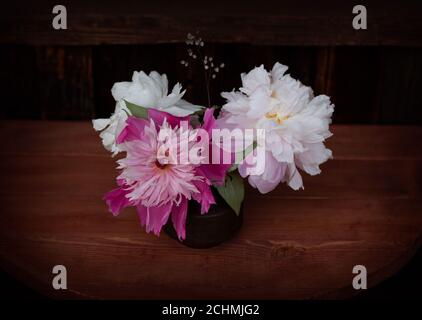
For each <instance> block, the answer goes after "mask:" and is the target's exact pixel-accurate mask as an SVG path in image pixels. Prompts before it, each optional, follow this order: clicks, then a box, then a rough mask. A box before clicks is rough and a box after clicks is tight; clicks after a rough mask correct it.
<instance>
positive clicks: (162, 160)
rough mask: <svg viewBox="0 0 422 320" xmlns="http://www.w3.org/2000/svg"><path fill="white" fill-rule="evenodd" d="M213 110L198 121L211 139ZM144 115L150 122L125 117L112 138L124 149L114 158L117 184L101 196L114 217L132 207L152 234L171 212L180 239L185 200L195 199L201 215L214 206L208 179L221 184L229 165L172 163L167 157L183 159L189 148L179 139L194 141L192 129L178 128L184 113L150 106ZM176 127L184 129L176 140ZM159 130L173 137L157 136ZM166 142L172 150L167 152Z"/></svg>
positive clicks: (207, 111) (177, 133) (159, 229)
mask: <svg viewBox="0 0 422 320" xmlns="http://www.w3.org/2000/svg"><path fill="white" fill-rule="evenodd" d="M213 111H214V110H213V109H207V110H206V112H205V115H204V123H203V125H202V129H204V130H206V131H207V132H209V136H210V137H211V132H210V131H211V130H212V129H214V128H216V122H215V118H214V116H213ZM148 117H149V121H147V120H145V119H139V118H135V117H129V118H128V119H127V121H126V127H125V128H124V129H123V130H122V132H121V133H120V135H119V136H118V137H117V140H116V142H117V143H118V144H119V145H120V147H121V149H122V150H124V151H126V157H125V158H123V159H121V160H118V161H117V162H118V164H119V167H118V168H119V169H121V173H120V175H119V176H118V177H117V182H118V185H119V187H118V188H117V189H114V190H112V191H110V192H109V193H107V194H106V195H105V197H104V199H105V201H106V203H107V205H108V207H109V210H110V211H111V212H112V213H113V215H118V214H119V212H120V210H122V209H123V208H125V207H128V206H135V207H136V209H137V212H138V215H139V218H140V220H141V224H142V225H145V226H146V231H147V232H150V231H153V232H154V233H155V234H156V235H159V233H160V231H161V228H162V227H163V225H164V224H166V223H167V221H168V219H169V217H170V216H171V220H172V222H173V226H174V228H175V230H176V232H177V235H178V237H179V238H180V239H184V238H185V235H186V230H185V224H186V215H187V210H188V201H189V200H191V199H193V200H195V201H197V202H198V203H200V204H201V213H202V214H204V213H206V212H208V210H209V208H210V206H211V205H212V204H215V199H214V196H213V194H212V192H211V188H210V187H211V185H212V184H213V183H214V184H222V183H224V179H225V175H226V172H227V170H228V168H229V167H230V164H206V163H201V162H200V163H197V164H193V163H189V162H188V161H187V162H181V161H172V160H174V159H172V158H171V157H176V156H177V157H178V159H182V158H184V159H187V158H188V157H187V156H188V155H187V154H186V153H188V152H189V149H187V150H184V148H182V146H181V144H182V142H187V143H188V145H189V146H191V145H192V143H193V142H195V141H196V136H195V130H193V128H192V127H190V126H188V127H187V128H182V126H181V125H182V121H185V123H187V121H188V120H189V117H183V118H179V117H174V116H172V115H170V114H168V113H165V112H161V111H158V110H155V109H149V110H148ZM181 130H186V132H187V134H186V135H184V137H185V138H184V139H185V140H183V139H177V137H180V136H183V135H180V131H181ZM162 132H165V133H167V134H168V136H169V137H172V138H171V139H170V140H166V141H162V140H160V139H159V135H160V133H162ZM173 137H174V139H173ZM179 140H180V141H179ZM166 143H167V144H168V145H169V146H171V148H172V150H174V151H175V152H172V153H171V154H169V153H168V150H167V149H166V148H167V145H165V144H166ZM161 150H166V151H165V152H161ZM209 150H212V148H211V147H210V148H209ZM210 152H211V151H210Z"/></svg>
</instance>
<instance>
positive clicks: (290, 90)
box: [218, 63, 334, 193]
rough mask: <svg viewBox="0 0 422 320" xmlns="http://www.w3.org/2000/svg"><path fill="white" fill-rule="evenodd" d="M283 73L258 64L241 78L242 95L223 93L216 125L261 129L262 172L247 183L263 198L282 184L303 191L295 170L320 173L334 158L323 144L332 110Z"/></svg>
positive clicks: (280, 68) (324, 98) (281, 67)
mask: <svg viewBox="0 0 422 320" xmlns="http://www.w3.org/2000/svg"><path fill="white" fill-rule="evenodd" d="M286 71H287V67H286V66H284V65H282V64H280V63H276V64H275V65H274V67H273V69H272V70H271V72H267V71H266V70H265V69H264V67H263V66H262V65H261V66H260V67H257V68H255V69H253V70H252V71H250V72H249V73H247V74H242V75H241V78H242V87H241V88H240V91H237V92H223V93H222V96H223V97H224V98H226V99H227V103H226V104H225V105H224V106H223V108H222V112H221V117H220V119H219V120H218V121H219V125H220V127H227V128H235V127H240V128H241V129H248V128H255V129H264V130H265V150H266V162H265V170H264V172H263V173H262V174H261V175H254V176H252V175H251V176H249V178H248V181H249V183H250V184H251V185H252V186H253V187H255V188H258V190H259V191H260V192H261V193H267V192H269V191H271V190H273V189H274V188H275V187H276V186H277V185H278V184H279V183H280V182H287V184H288V185H289V186H290V187H291V188H293V189H294V190H297V189H299V188H303V183H302V177H301V175H300V173H299V171H298V168H299V169H301V170H303V171H305V172H306V173H308V174H310V175H316V174H319V173H320V172H321V170H320V168H319V165H320V164H321V163H323V162H325V161H327V160H328V159H329V158H330V157H331V155H332V154H331V151H330V150H329V149H327V148H325V146H324V141H325V139H326V138H328V137H330V136H331V133H330V131H329V124H330V123H331V115H332V113H333V111H334V105H332V104H331V102H330V98H329V97H327V96H325V95H320V96H317V97H314V95H313V91H312V89H311V88H310V87H307V86H304V85H303V84H302V83H300V82H299V81H297V80H295V79H293V78H292V77H291V76H290V75H285V72H286ZM245 166H246V164H241V165H239V173H240V174H241V175H242V176H243V177H245V176H246V175H247V174H246V170H245Z"/></svg>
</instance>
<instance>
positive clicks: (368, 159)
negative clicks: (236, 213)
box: [0, 121, 422, 299]
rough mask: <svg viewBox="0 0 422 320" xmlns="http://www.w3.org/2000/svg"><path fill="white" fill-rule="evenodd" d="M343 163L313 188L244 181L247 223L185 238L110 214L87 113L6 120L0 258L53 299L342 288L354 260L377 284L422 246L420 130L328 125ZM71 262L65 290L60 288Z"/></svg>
mask: <svg viewBox="0 0 422 320" xmlns="http://www.w3.org/2000/svg"><path fill="white" fill-rule="evenodd" d="M333 132H334V136H333V137H332V138H330V139H329V142H328V145H329V147H330V148H331V149H332V150H333V152H334V160H331V161H329V162H328V163H326V164H324V165H323V166H322V169H323V172H322V174H321V175H319V176H315V177H309V176H304V183H305V190H304V191H299V192H293V191H292V190H290V189H289V188H287V187H286V186H284V185H283V186H280V187H278V188H277V189H276V190H275V191H273V192H272V193H270V194H268V195H265V196H262V195H259V194H258V193H257V192H256V191H254V190H252V189H250V188H249V189H248V190H247V195H246V201H245V219H244V225H243V227H242V229H241V231H240V233H239V234H238V235H237V236H236V237H235V238H234V239H233V240H231V241H229V242H227V243H224V244H222V245H220V246H218V247H215V248H212V249H207V250H197V249H190V248H186V247H184V246H182V245H180V244H178V243H177V242H175V241H174V240H172V239H170V238H169V237H168V236H167V235H165V234H162V235H161V236H160V237H159V238H157V237H155V236H153V235H151V234H146V233H145V232H144V231H143V230H142V228H141V227H140V224H139V222H138V217H137V216H136V214H135V212H134V210H131V209H128V210H126V211H125V212H124V213H123V214H122V215H120V216H119V217H112V216H111V214H109V213H108V211H107V208H106V205H105V203H104V202H103V200H102V199H101V198H102V195H103V194H104V193H105V192H107V191H108V190H110V189H112V188H113V187H114V178H115V175H116V171H115V166H116V164H115V162H114V160H113V159H112V158H111V157H110V155H109V154H108V153H107V152H106V151H105V150H104V149H103V148H102V145H101V143H100V140H99V138H98V136H97V134H96V133H95V132H94V130H93V129H92V128H91V125H90V123H88V122H29V121H28V122H26V121H6V122H2V123H0V133H1V137H3V140H2V144H1V149H0V150H1V151H0V152H1V160H0V163H1V168H2V174H1V175H2V176H1V180H0V197H1V204H2V212H1V214H0V228H1V233H0V266H1V267H2V268H3V269H6V271H7V272H9V273H10V274H12V275H13V276H14V277H16V278H18V279H19V280H21V281H24V282H25V283H26V284H27V285H29V286H31V287H33V288H35V289H36V290H39V291H41V292H42V293H44V294H46V295H48V296H54V297H67V298H68V297H79V298H141V299H145V298H146V299H153V298H171V299H173V298H177V299H184V298H258V299H261V298H275V299H284V298H292V299H298V298H340V297H347V296H351V295H353V294H355V293H356V291H355V290H353V289H352V286H351V282H352V278H353V276H354V275H353V274H352V268H353V266H355V265H358V264H361V265H364V266H366V267H367V270H368V285H369V287H371V286H374V285H375V284H377V283H379V282H380V281H382V280H384V279H386V278H388V277H389V276H391V275H392V274H393V273H395V272H396V271H397V270H398V269H399V268H400V267H402V266H403V265H404V264H405V263H406V262H407V261H408V260H409V259H410V258H411V257H412V255H413V254H414V253H415V251H416V250H417V249H418V248H419V246H420V244H421V233H422V214H421V212H422V197H421V194H422V149H421V141H422V128H419V127H399V126H383V127H381V126H340V125H337V126H333ZM58 264H61V265H64V266H66V268H67V276H68V290H67V291H55V290H53V288H52V286H51V281H52V278H53V275H52V268H53V266H54V265H58Z"/></svg>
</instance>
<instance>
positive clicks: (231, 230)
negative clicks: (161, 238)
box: [163, 190, 243, 249]
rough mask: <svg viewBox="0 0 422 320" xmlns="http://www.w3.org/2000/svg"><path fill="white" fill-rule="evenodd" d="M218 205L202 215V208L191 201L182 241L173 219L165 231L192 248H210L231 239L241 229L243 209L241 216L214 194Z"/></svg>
mask: <svg viewBox="0 0 422 320" xmlns="http://www.w3.org/2000/svg"><path fill="white" fill-rule="evenodd" d="M213 194H214V198H215V201H216V204H213V205H211V207H210V210H209V211H208V213H205V214H203V215H201V206H200V204H198V203H197V202H196V201H190V202H189V206H188V213H187V217H186V239H184V240H183V241H180V240H179V239H178V238H177V234H176V231H175V230H174V228H173V224H172V222H171V219H169V221H168V222H167V224H166V225H165V226H164V228H163V230H164V232H165V233H167V234H168V235H169V236H170V237H172V238H173V239H176V240H177V241H179V242H180V243H182V244H183V245H185V246H188V247H191V248H198V249H204V248H210V247H214V246H216V245H219V244H220V243H222V242H224V241H226V240H228V239H230V238H231V237H232V236H234V235H235V233H236V232H237V231H238V230H239V229H240V227H241V225H242V220H243V219H242V218H243V208H242V209H241V210H240V214H239V216H237V215H236V213H235V212H234V210H233V209H232V208H231V207H230V206H229V205H228V204H227V203H226V201H225V200H224V199H223V198H222V197H221V196H220V195H219V194H218V193H217V192H214V190H213Z"/></svg>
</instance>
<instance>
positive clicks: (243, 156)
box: [236, 141, 258, 162]
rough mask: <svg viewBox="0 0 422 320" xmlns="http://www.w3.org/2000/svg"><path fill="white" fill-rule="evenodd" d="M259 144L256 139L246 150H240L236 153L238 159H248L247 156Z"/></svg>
mask: <svg viewBox="0 0 422 320" xmlns="http://www.w3.org/2000/svg"><path fill="white" fill-rule="evenodd" d="M257 146H258V143H257V142H256V141H254V142H253V143H252V144H251V145H250V146H249V147H247V148H246V149H245V150H242V151H239V152H237V153H236V161H239V162H240V161H243V160H244V159H246V157H247V156H248V155H249V154H250V153H251V152H252V151H254V150H255V148H256V147H257Z"/></svg>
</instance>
